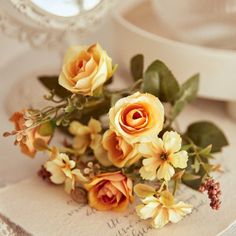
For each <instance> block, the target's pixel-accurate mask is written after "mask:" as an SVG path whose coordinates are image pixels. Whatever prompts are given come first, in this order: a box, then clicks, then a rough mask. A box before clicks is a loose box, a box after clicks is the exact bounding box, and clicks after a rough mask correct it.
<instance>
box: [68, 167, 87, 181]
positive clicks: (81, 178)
mask: <svg viewBox="0 0 236 236" xmlns="http://www.w3.org/2000/svg"><path fill="white" fill-rule="evenodd" d="M71 173H72V174H73V175H74V177H75V179H76V181H79V182H83V183H86V182H88V181H89V179H88V178H87V177H85V176H84V175H83V174H82V173H81V171H80V170H79V169H74V170H72V172H71Z"/></svg>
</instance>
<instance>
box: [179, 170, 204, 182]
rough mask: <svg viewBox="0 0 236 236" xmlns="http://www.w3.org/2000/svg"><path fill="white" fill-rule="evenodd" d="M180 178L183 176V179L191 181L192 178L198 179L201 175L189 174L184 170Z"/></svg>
mask: <svg viewBox="0 0 236 236" xmlns="http://www.w3.org/2000/svg"><path fill="white" fill-rule="evenodd" d="M182 178H183V180H184V181H192V180H197V179H200V178H201V176H200V175H194V174H191V173H189V172H185V173H184V175H183V177H182Z"/></svg>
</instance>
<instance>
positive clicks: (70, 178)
mask: <svg viewBox="0 0 236 236" xmlns="http://www.w3.org/2000/svg"><path fill="white" fill-rule="evenodd" d="M44 167H45V169H46V170H47V171H48V172H50V173H51V176H50V180H51V181H52V182H53V183H54V184H63V183H64V184H65V190H66V192H68V193H70V192H71V190H74V189H75V185H76V182H80V183H81V182H87V181H88V179H87V178H86V177H85V176H83V175H82V173H81V171H80V170H79V169H77V168H76V163H75V161H73V160H70V159H69V157H68V156H67V155H66V154H65V153H59V152H58V151H57V150H56V149H55V148H54V149H53V151H52V155H51V158H50V160H49V161H47V162H46V163H45V164H44Z"/></svg>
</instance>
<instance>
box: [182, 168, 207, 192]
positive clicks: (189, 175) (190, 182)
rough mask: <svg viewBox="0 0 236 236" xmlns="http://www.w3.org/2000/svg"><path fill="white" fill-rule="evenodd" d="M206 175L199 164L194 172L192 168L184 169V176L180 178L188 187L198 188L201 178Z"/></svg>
mask: <svg viewBox="0 0 236 236" xmlns="http://www.w3.org/2000/svg"><path fill="white" fill-rule="evenodd" d="M205 176H206V172H205V170H204V169H203V168H202V167H201V166H200V169H199V171H198V173H194V170H192V171H190V172H189V171H188V172H187V171H186V172H185V173H184V176H183V178H182V182H183V183H184V184H185V185H187V186H188V187H190V188H192V189H195V190H198V189H199V187H200V185H201V183H202V180H203V178H204V177H205Z"/></svg>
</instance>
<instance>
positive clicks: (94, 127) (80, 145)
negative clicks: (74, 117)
mask: <svg viewBox="0 0 236 236" xmlns="http://www.w3.org/2000/svg"><path fill="white" fill-rule="evenodd" d="M69 131H70V133H71V134H73V135H75V138H74V142H73V148H74V149H75V150H76V151H77V152H78V153H79V154H84V153H85V151H86V150H87V148H88V147H91V148H92V149H93V148H94V147H96V146H97V142H99V141H100V139H101V134H99V133H100V132H101V131H102V125H101V123H100V122H99V121H98V120H95V119H93V118H91V119H90V121H89V122H88V126H86V125H83V124H81V123H80V122H78V121H72V122H71V123H70V126H69Z"/></svg>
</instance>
